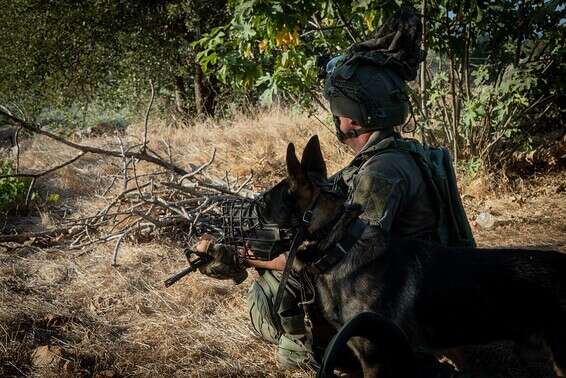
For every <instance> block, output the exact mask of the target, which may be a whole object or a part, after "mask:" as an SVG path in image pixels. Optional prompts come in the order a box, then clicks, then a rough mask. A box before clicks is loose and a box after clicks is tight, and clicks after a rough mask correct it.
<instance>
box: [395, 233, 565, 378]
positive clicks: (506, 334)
mask: <svg viewBox="0 0 566 378" xmlns="http://www.w3.org/2000/svg"><path fill="white" fill-rule="evenodd" d="M396 255H398V257H397V256H396ZM389 258H390V259H402V260H400V262H399V263H404V264H406V263H409V264H410V265H413V269H411V274H415V275H416V277H417V278H416V283H417V294H416V297H415V303H414V315H413V316H414V320H413V321H411V322H410V323H412V324H418V329H414V331H415V334H416V337H418V338H419V339H420V341H421V342H424V343H425V344H427V345H429V346H430V347H432V348H444V347H451V346H457V345H470V344H483V343H487V342H490V341H494V340H513V341H515V342H518V343H522V342H526V343H529V342H532V340H533V338H540V339H543V340H545V341H546V343H547V344H548V346H549V347H550V349H551V350H552V352H553V355H554V358H555V360H556V362H557V365H559V366H560V367H561V368H562V369H564V368H565V367H566V254H564V253H560V252H554V251H539V250H519V249H455V248H444V247H440V246H438V245H434V244H428V243H422V242H414V241H395V242H393V243H392V244H391V251H390V252H389Z"/></svg>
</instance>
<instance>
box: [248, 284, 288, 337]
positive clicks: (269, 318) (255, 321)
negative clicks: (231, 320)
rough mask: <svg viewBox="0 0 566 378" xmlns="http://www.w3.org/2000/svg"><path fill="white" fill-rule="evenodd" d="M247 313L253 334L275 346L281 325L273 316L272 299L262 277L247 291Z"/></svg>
mask: <svg viewBox="0 0 566 378" xmlns="http://www.w3.org/2000/svg"><path fill="white" fill-rule="evenodd" d="M248 312H249V315H250V320H251V322H252V329H253V331H254V332H255V334H256V335H258V336H259V337H261V338H263V339H265V340H267V341H269V342H271V343H274V344H276V343H277V341H278V340H279V337H280V336H281V331H280V330H281V325H280V324H279V322H278V319H276V317H275V316H274V313H273V298H272V295H271V293H270V289H269V287H268V286H267V284H266V282H265V280H263V279H262V277H260V278H259V279H257V280H256V281H255V282H254V283H253V284H252V286H251V287H250V290H249V291H248Z"/></svg>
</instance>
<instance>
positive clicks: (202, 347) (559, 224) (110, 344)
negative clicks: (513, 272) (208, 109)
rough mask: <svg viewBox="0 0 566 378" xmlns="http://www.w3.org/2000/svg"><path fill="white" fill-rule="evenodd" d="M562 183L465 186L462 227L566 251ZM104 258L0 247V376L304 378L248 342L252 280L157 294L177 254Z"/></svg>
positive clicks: (153, 249)
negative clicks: (489, 220) (487, 221)
mask: <svg viewBox="0 0 566 378" xmlns="http://www.w3.org/2000/svg"><path fill="white" fill-rule="evenodd" d="M303 134H305V135H306V134H307V133H306V132H305V133H303ZM266 153H271V152H270V151H269V150H266ZM342 158H344V157H342ZM346 158H347V157H346ZM344 159H345V158H344ZM92 163H93V162H92ZM334 166H339V163H338V162H336V161H335V164H334ZM268 168H269V167H268ZM83 169H87V168H84V167H83ZM274 169H280V166H276V167H275V168H274ZM63 176H64V175H63ZM63 178H64V177H63ZM565 183H566V173H565V172H559V173H554V174H552V175H548V176H541V177H537V176H534V177H531V178H530V179H527V180H524V181H522V183H521V184H520V185H515V186H514V187H515V188H516V189H514V190H511V189H507V190H504V191H501V190H498V191H497V193H496V192H494V191H493V190H492V189H491V188H489V187H486V184H485V183H481V182H479V183H478V181H477V180H476V181H472V182H469V183H468V184H466V185H465V186H464V187H463V188H462V189H463V193H464V202H465V205H466V207H467V210H468V215H469V216H470V218H471V219H472V221H473V220H474V219H475V217H476V215H477V214H478V213H479V212H485V211H487V212H489V213H490V214H492V215H493V216H494V217H495V224H494V226H493V227H492V228H490V229H482V228H481V227H479V226H477V225H475V226H474V232H475V234H476V237H477V240H478V243H479V245H480V246H513V247H516V246H523V247H524V246H528V247H533V248H534V247H536V248H544V249H558V250H562V251H566V184H565ZM94 184H96V183H93V185H94ZM79 189H80V188H79ZM66 195H72V193H70V194H69V193H67V194H66ZM88 201H91V202H92V201H95V200H94V199H92V198H90V199H89V200H88ZM38 217H40V218H41V219H40V220H39V221H41V222H43V223H45V222H47V223H51V224H53V223H54V222H55V223H56V219H55V218H54V219H45V218H49V217H50V214H45V213H41V214H39V215H38ZM36 223H37V222H36ZM473 223H474V224H475V222H473ZM112 248H113V245H101V246H97V247H96V248H92V249H88V250H84V251H67V250H64V249H51V250H42V249H37V248H35V247H31V246H29V247H23V248H19V249H15V250H13V249H2V247H0V376H2V377H4V376H38V377H39V376H40V377H45V376H89V377H90V376H94V377H98V378H103V377H123V376H144V377H156V376H184V377H185V376H191V377H265V376H270V377H306V376H311V375H312V374H313V373H312V372H309V371H287V372H283V371H280V370H279V369H278V367H277V362H276V359H275V347H274V346H273V345H269V344H267V343H265V342H263V341H261V340H258V339H257V338H255V337H254V336H253V335H252V333H251V331H250V326H249V321H248V314H247V308H246V293H247V289H248V287H249V286H250V284H251V282H252V281H253V276H254V274H255V273H252V274H251V277H250V278H248V280H246V282H244V283H243V284H241V285H239V286H234V285H233V284H232V283H231V282H226V281H217V280H213V279H210V278H207V277H204V276H202V275H200V274H193V275H191V276H189V277H188V278H186V279H183V280H182V281H181V282H179V283H177V284H175V285H174V286H172V287H170V288H164V286H163V280H164V279H166V278H167V277H168V276H169V275H171V274H172V273H174V272H176V271H178V270H180V269H181V268H183V267H184V261H183V260H184V257H182V254H181V251H180V249H179V247H178V246H175V245H164V244H161V243H145V244H136V245H132V244H126V245H125V246H124V248H123V249H122V251H121V253H120V256H119V259H118V263H119V266H117V267H112V266H111V255H112Z"/></svg>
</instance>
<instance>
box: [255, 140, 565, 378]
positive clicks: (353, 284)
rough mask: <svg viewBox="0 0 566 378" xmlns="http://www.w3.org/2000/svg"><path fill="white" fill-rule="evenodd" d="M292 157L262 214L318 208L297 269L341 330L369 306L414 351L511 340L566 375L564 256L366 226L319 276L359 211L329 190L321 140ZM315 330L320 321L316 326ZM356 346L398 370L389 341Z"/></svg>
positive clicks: (296, 215)
mask: <svg viewBox="0 0 566 378" xmlns="http://www.w3.org/2000/svg"><path fill="white" fill-rule="evenodd" d="M286 163H287V174H288V176H287V178H286V179H284V180H283V181H281V182H280V183H279V184H277V185H276V186H275V187H273V188H272V189H270V190H268V191H267V192H265V194H264V195H263V200H262V203H263V204H262V205H261V213H262V216H263V217H264V218H266V219H267V220H269V221H270V222H273V223H276V224H278V225H279V226H280V227H288V226H289V225H290V224H293V222H296V219H304V218H303V215H304V214H306V212H309V213H310V215H312V217H311V220H310V223H308V224H306V225H304V227H305V228H306V231H305V232H306V235H307V237H306V238H307V240H306V241H305V242H304V243H303V247H302V248H301V250H300V251H299V252H298V253H297V258H296V260H295V263H294V266H293V267H294V271H295V272H302V273H300V274H304V273H305V272H307V274H308V276H309V277H310V280H311V282H312V284H313V286H314V293H315V305H316V308H317V312H318V313H319V314H320V315H322V318H323V320H324V321H326V322H328V323H329V324H331V325H332V326H333V327H334V332H336V330H338V329H339V328H340V327H341V326H343V325H344V324H345V323H346V322H348V321H349V320H350V319H352V318H354V317H355V316H356V315H357V314H359V313H362V312H366V311H371V312H374V313H376V314H378V315H379V317H380V318H383V319H385V320H386V321H389V322H391V323H392V324H395V325H396V326H397V327H398V328H399V329H400V330H402V333H403V334H404V335H405V336H404V337H406V340H407V341H408V343H409V345H410V346H411V348H412V349H413V350H414V351H423V350H424V351H426V352H427V353H433V352H434V353H437V352H438V353H444V352H446V351H447V350H457V348H459V347H463V346H469V345H480V344H487V343H490V342H493V341H509V342H514V344H515V346H516V347H515V351H516V353H517V355H518V356H519V357H520V358H521V361H522V362H524V363H525V364H526V365H528V363H529V358H531V357H530V356H531V355H532V352H533V351H544V353H547V355H548V358H547V361H548V363H549V364H550V366H551V368H550V369H548V367H547V369H548V370H550V371H551V373H548V370H547V371H546V372H544V369H542V370H539V369H538V368H532V369H531V370H529V374H530V376H532V377H543V376H555V373H554V372H553V371H552V370H553V369H552V361H554V363H555V365H556V367H557V368H558V369H559V370H560V371H561V372H562V374H564V373H566V254H562V253H560V252H553V251H535V250H526V249H482V248H478V249H471V248H469V249H467V248H447V247H442V246H440V245H437V244H434V243H430V242H423V241H416V240H388V239H387V237H386V235H384V234H383V233H381V231H380V230H379V229H377V228H375V227H370V226H367V227H365V229H364V231H363V235H362V238H361V239H360V242H363V243H361V245H362V248H358V246H359V245H360V242H358V244H356V245H355V246H356V248H355V250H353V249H352V250H350V251H349V252H347V253H345V255H344V257H343V258H342V259H341V260H340V261H338V262H337V263H336V264H335V265H334V266H332V267H330V268H329V269H327V270H326V271H323V272H315V273H313V271H310V270H309V269H308V268H309V265H310V264H312V262H313V261H315V260H316V259H317V258H319V257H320V256H321V255H323V254H324V253H325V250H326V249H327V248H329V246H331V245H333V243H336V242H338V241H340V240H341V239H342V238H343V237H344V236H345V234H346V230H347V229H348V227H347V226H348V224H349V223H351V219H348V218H356V216H357V215H358V214H360V211H357V212H356V211H352V210H351V208H350V207H349V205H348V204H347V203H346V201H345V198H344V197H343V196H341V195H339V194H337V193H335V192H332V191H331V190H327V189H325V187H324V184H323V183H324V182H325V180H326V175H327V173H326V165H325V162H324V160H323V157H322V153H321V150H320V144H319V141H318V137H316V136H314V137H312V138H311V139H310V140H309V142H308V144H307V146H306V147H305V150H304V152H303V156H302V160H301V161H300V162H299V160H298V158H297V156H296V154H295V148H294V146H293V144H289V146H288V148H287V157H286ZM348 214H354V216H351V215H350V216H349V215H348ZM357 221H358V222H359V218H358V219H357ZM364 243H365V244H364ZM367 327H368V328H370V329H371V327H372V325H371V324H368V325H367ZM316 328H317V323H316V322H315V321H314V320H313V333H314V332H315V331H316ZM348 346H349V348H350V349H351V350H352V351H353V352H354V354H355V355H356V357H357V358H358V360H359V362H360V365H361V367H362V369H363V375H364V377H384V376H391V377H400V375H399V374H401V373H396V372H395V371H394V369H391V368H387V361H384V359H383V353H382V352H383V350H384V349H387V348H388V346H387V345H382V346H380V345H379V343H378V342H376V341H375V340H372V338H365V339H364V338H359V337H356V338H353V339H352V340H350V341H349V342H348ZM455 348H456V349H455ZM419 376H421V375H419ZM482 376H490V375H489V372H486V374H485V375H482Z"/></svg>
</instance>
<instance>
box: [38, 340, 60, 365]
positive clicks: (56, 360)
mask: <svg viewBox="0 0 566 378" xmlns="http://www.w3.org/2000/svg"><path fill="white" fill-rule="evenodd" d="M62 357H63V348H61V347H59V346H56V345H55V346H49V345H43V346H40V347H37V348H35V349H34V350H33V352H32V354H31V363H32V365H33V366H34V367H35V368H46V367H53V366H56V365H58V364H60V363H62V362H63V359H62Z"/></svg>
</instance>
